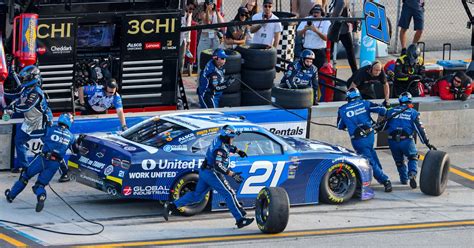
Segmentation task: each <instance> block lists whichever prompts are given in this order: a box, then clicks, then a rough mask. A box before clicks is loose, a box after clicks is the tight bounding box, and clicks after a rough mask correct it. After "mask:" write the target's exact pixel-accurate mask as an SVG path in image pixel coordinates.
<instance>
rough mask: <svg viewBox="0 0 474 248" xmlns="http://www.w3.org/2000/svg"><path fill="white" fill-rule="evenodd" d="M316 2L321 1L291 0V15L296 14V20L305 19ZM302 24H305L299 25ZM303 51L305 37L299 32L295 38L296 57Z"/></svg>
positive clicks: (319, 0)
mask: <svg viewBox="0 0 474 248" xmlns="http://www.w3.org/2000/svg"><path fill="white" fill-rule="evenodd" d="M316 2H321V0H291V13H293V14H295V15H296V16H295V17H296V18H304V17H305V16H307V15H308V9H309V10H310V9H312V8H313V6H314V5H315V4H316ZM310 15H311V14H310ZM302 23H303V22H300V23H299V25H302ZM298 27H299V26H298ZM302 50H303V36H302V35H301V34H300V33H299V32H298V33H297V34H296V38H295V50H294V54H295V56H298V55H299V54H301V51H302ZM295 59H296V58H295ZM318 68H319V67H318Z"/></svg>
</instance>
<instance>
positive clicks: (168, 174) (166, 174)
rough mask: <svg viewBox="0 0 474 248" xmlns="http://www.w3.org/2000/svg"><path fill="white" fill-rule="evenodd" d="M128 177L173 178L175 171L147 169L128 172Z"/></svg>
mask: <svg viewBox="0 0 474 248" xmlns="http://www.w3.org/2000/svg"><path fill="white" fill-rule="evenodd" d="M128 177H129V178H130V179H146V178H175V177H176V172H175V171H147V172H130V173H128Z"/></svg>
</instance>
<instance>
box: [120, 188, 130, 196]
mask: <svg viewBox="0 0 474 248" xmlns="http://www.w3.org/2000/svg"><path fill="white" fill-rule="evenodd" d="M122 193H123V195H124V196H129V195H131V194H132V187H130V186H125V187H123V190H122Z"/></svg>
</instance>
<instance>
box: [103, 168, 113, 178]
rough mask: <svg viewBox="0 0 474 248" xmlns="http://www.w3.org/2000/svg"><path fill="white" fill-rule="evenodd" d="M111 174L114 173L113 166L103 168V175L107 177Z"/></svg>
mask: <svg viewBox="0 0 474 248" xmlns="http://www.w3.org/2000/svg"><path fill="white" fill-rule="evenodd" d="M112 172H114V166H113V165H109V166H107V168H105V170H104V175H106V176H108V175H110V174H112Z"/></svg>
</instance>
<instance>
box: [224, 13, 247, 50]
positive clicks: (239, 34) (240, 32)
mask: <svg viewBox="0 0 474 248" xmlns="http://www.w3.org/2000/svg"><path fill="white" fill-rule="evenodd" d="M248 18H249V11H248V10H247V8H245V7H240V8H239V11H238V13H237V15H236V16H235V18H234V20H233V22H239V21H241V22H244V21H246V20H247V19H248ZM248 33H249V30H248V26H247V25H242V26H230V27H228V28H227V32H226V34H225V44H226V45H227V47H229V48H235V47H236V46H238V45H243V44H245V41H246V39H247V37H248Z"/></svg>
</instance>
